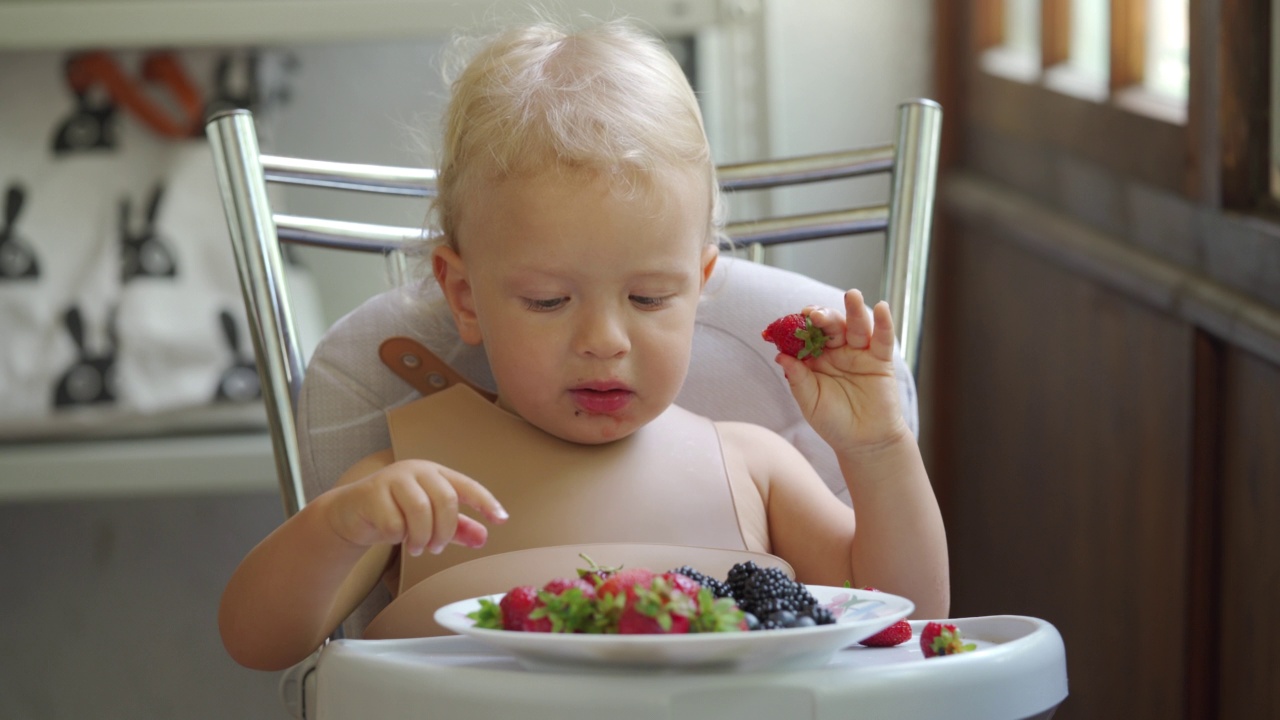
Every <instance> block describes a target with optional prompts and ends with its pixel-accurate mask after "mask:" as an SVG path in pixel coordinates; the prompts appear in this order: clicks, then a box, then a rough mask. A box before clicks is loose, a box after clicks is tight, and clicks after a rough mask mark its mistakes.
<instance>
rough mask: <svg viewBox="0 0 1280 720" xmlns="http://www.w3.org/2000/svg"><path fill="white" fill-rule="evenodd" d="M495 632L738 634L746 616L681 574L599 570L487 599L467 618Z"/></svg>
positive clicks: (525, 587)
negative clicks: (496, 598) (496, 599)
mask: <svg viewBox="0 0 1280 720" xmlns="http://www.w3.org/2000/svg"><path fill="white" fill-rule="evenodd" d="M467 617H469V618H471V619H472V620H474V621H475V626H476V627H479V628H487V629H491V630H517V631H524V632H561V633H614V634H620V635H652V634H668V633H670V634H678V633H697V632H735V631H742V630H746V629H747V625H746V622H745V617H744V615H743V612H742V611H741V610H739V609H738V607H737V606H736V605H734V603H733V601H732V600H730V599H727V598H717V597H716V596H715V594H714V593H712V592H711V591H710V590H707V589H705V588H703V587H702V586H701V585H699V584H698V583H697V582H695V581H693V580H692V579H690V578H688V577H685V576H684V575H681V574H680V573H674V572H667V573H656V572H654V571H652V570H648V569H645V568H634V569H628V570H618V571H608V570H601V569H599V568H593V569H592V570H590V571H579V576H578V577H575V578H560V579H555V580H552V581H551V582H549V583H547V584H546V585H543V586H542V587H541V588H536V587H533V586H530V585H523V586H520V587H515V588H512V589H511V590H510V591H508V592H507V594H506V595H504V596H503V598H502V600H501V601H500V602H497V603H495V602H493V601H492V600H489V599H487V598H486V599H481V600H480V607H479V608H478V609H477V610H475V611H474V612H471V613H469V614H468V615H467Z"/></svg>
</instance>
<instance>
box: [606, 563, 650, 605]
mask: <svg viewBox="0 0 1280 720" xmlns="http://www.w3.org/2000/svg"><path fill="white" fill-rule="evenodd" d="M655 577H657V573H655V572H654V571H652V570H649V569H648V568H630V569H626V570H619V571H617V572H615V573H613V574H612V575H610V576H609V577H608V579H606V580H605V581H604V582H602V583H600V584H599V585H598V586H596V597H599V598H601V599H603V598H605V597H606V596H608V595H624V596H625V597H626V600H625V602H626V603H627V604H630V603H631V602H633V601H634V600H635V596H636V592H635V587H636V586H637V585H643V586H644V587H649V585H650V583H652V582H653V579H654V578H655Z"/></svg>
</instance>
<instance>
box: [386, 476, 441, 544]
mask: <svg viewBox="0 0 1280 720" xmlns="http://www.w3.org/2000/svg"><path fill="white" fill-rule="evenodd" d="M389 490H390V495H391V499H392V501H393V502H394V503H395V508H394V510H395V512H397V513H399V514H400V515H401V517H402V518H403V519H404V521H403V528H404V531H403V533H402V537H401V538H399V542H400V545H401V547H402V548H404V551H405V552H407V553H409V554H410V555H413V556H415V557H416V556H418V555H421V554H422V551H423V549H424V548H426V547H427V543H428V542H430V540H431V531H432V527H433V525H434V518H433V517H432V513H431V501H430V499H429V498H428V496H427V493H426V492H424V491H423V489H422V488H421V487H419V486H418V484H417V483H415V482H407V481H406V482H393V483H391V484H390V487H389Z"/></svg>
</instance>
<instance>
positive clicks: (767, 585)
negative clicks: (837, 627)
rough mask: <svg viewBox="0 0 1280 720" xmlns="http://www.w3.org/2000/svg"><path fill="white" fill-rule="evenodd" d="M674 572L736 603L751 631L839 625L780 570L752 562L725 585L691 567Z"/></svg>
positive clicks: (735, 569)
mask: <svg viewBox="0 0 1280 720" xmlns="http://www.w3.org/2000/svg"><path fill="white" fill-rule="evenodd" d="M673 572H676V573H679V574H681V575H685V576H688V577H690V578H692V579H694V580H697V581H698V582H699V583H700V584H701V585H702V587H704V588H706V589H708V590H711V592H713V593H714V594H715V596H716V597H719V598H725V599H729V600H732V601H733V602H734V604H736V605H737V606H738V607H739V608H740V609H741V610H742V612H743V613H744V614H745V620H746V624H747V628H748V629H750V630H777V629H781V628H796V627H813V626H815V625H830V624H831V623H834V622H835V621H836V620H835V617H834V616H833V615H832V614H831V611H830V610H828V609H827V608H825V607H823V606H822V605H819V604H818V600H817V599H816V598H814V597H813V595H812V594H810V593H809V590H808V589H807V588H805V586H804V585H803V584H802V583H798V582H796V581H795V580H792V579H791V578H789V577H787V574H786V573H785V572H783V571H782V570H781V569H779V568H775V567H769V568H762V567H760V566H758V565H756V564H755V563H754V562H751V561H749V560H748V561H747V562H742V563H738V564H737V565H734V566H733V567H731V568H729V574H728V576H727V577H726V578H725V579H724V581H723V582H721V581H720V580H717V579H716V578H712V577H708V576H706V575H703V574H702V573H700V572H698V571H697V570H694V569H693V568H690V567H688V566H685V567H678V568H676V569H675V570H673Z"/></svg>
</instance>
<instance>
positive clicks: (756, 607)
mask: <svg viewBox="0 0 1280 720" xmlns="http://www.w3.org/2000/svg"><path fill="white" fill-rule="evenodd" d="M739 607H741V608H742V609H743V610H744V611H745V612H749V613H752V614H753V615H755V616H756V617H760V618H767V617H769V616H771V615H773V614H774V613H776V612H780V611H782V610H790V611H792V612H795V610H796V609H795V608H794V607H791V604H790V603H788V602H787V601H786V600H783V599H782V598H773V597H771V598H763V599H760V600H745V601H743V603H742V604H740V605H739Z"/></svg>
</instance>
